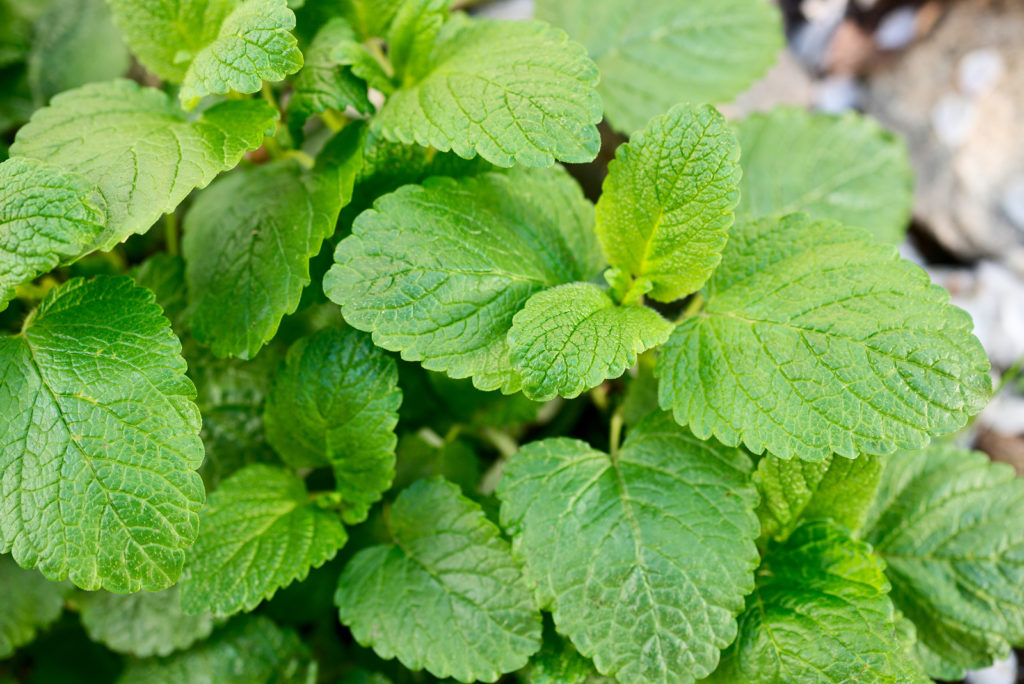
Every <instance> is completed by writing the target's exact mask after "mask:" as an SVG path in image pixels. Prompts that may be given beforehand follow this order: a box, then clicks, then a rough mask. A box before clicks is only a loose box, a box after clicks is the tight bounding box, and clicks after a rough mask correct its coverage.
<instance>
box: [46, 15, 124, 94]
mask: <svg viewBox="0 0 1024 684" xmlns="http://www.w3.org/2000/svg"><path fill="white" fill-rule="evenodd" d="M33 34H34V37H33V40H32V52H31V53H30V54H29V57H28V80H29V85H30V86H31V88H32V93H33V95H34V97H35V100H36V102H37V103H38V104H40V105H42V104H45V103H46V102H47V101H48V100H49V99H50V98H51V97H53V96H54V95H56V94H57V93H61V92H64V91H65V90H70V89H72V88H77V87H78V86H81V85H85V84H86V83H92V82H94V81H106V80H108V79H111V78H117V77H118V76H122V75H124V73H125V72H126V71H128V67H129V65H130V64H131V58H130V56H129V54H128V49H127V48H126V47H125V45H124V42H122V40H121V34H120V32H118V30H117V27H116V26H114V23H113V21H111V18H110V11H109V10H108V9H107V6H106V4H105V3H104V2H103V0H63V1H62V2H59V3H54V4H53V5H51V6H50V8H49V9H48V10H47V11H46V12H45V13H44V14H43V15H42V16H41V17H40V18H39V19H37V20H36V22H35V27H34V30H33Z"/></svg>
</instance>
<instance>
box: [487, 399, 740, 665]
mask: <svg viewBox="0 0 1024 684" xmlns="http://www.w3.org/2000/svg"><path fill="white" fill-rule="evenodd" d="M751 470H752V465H751V463H750V459H749V458H748V457H747V456H746V454H744V453H743V452H742V451H740V450H738V449H732V448H728V447H722V446H720V445H717V444H714V443H711V442H701V441H699V440H697V439H695V438H694V437H693V436H692V435H691V434H690V433H689V431H687V430H686V429H684V428H681V427H679V426H678V425H676V424H675V423H674V422H673V421H672V419H671V416H669V415H667V414H664V413H658V414H654V415H652V416H650V417H649V418H647V419H645V420H644V421H642V422H641V424H640V425H638V426H637V427H636V428H634V429H633V431H631V432H630V434H629V436H628V438H627V439H626V442H625V444H624V445H623V447H622V449H621V450H620V451H619V452H618V454H617V455H616V456H614V457H612V456H609V455H608V454H605V453H603V452H600V451H595V450H594V449H592V448H590V447H589V446H587V445H586V444H585V443H583V442H580V441H577V440H571V439H564V438H558V439H548V440H544V441H542V442H533V443H531V444H528V445H526V446H525V447H524V448H523V449H522V450H521V451H519V453H518V454H516V455H515V456H513V457H512V458H511V459H510V460H509V462H508V463H507V464H506V466H505V473H504V476H503V477H502V480H501V483H500V484H499V486H498V497H499V498H500V499H501V502H502V505H501V520H502V524H503V525H504V526H505V528H506V529H507V530H508V531H509V533H510V534H512V537H513V542H512V543H513V551H514V553H515V555H516V558H517V559H519V560H521V561H522V562H523V563H524V566H525V570H526V575H527V578H528V579H529V581H530V583H531V585H533V586H534V587H535V590H536V592H537V597H538V600H539V602H540V603H541V605H542V606H550V607H551V609H552V612H553V614H554V618H555V625H556V626H557V627H558V631H559V632H561V633H562V634H565V635H567V636H568V637H569V638H570V639H571V640H572V642H573V644H574V645H575V646H576V648H577V649H579V651H580V653H582V654H583V655H584V656H586V657H588V658H593V660H594V664H595V665H596V666H597V669H598V671H599V672H601V673H602V674H605V675H608V676H611V677H615V678H616V679H617V680H618V681H620V682H623V684H629V683H631V682H648V683H652V684H653V683H655V682H692V681H694V680H696V679H700V678H702V677H705V676H706V675H708V674H709V673H710V672H711V671H712V670H713V669H714V668H715V665H716V664H717V663H718V652H719V650H720V649H722V648H725V647H726V646H727V645H728V644H729V643H730V642H731V641H732V640H733V637H734V636H735V635H736V621H735V616H736V615H737V614H738V613H739V612H740V611H741V610H742V609H743V596H744V595H745V594H747V593H749V592H750V590H751V589H752V588H753V584H754V569H755V568H756V567H757V562H758V553H757V548H756V547H755V546H754V539H755V538H756V537H757V533H758V524H757V516H756V515H755V514H754V507H755V506H756V505H757V492H756V491H755V489H754V487H753V485H752V484H751V481H750V471H751Z"/></svg>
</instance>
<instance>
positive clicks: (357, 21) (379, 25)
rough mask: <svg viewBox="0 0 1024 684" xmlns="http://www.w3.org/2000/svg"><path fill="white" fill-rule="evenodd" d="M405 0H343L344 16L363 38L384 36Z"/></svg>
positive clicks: (341, 4)
mask: <svg viewBox="0 0 1024 684" xmlns="http://www.w3.org/2000/svg"><path fill="white" fill-rule="evenodd" d="M403 3H405V0H341V2H340V3H339V6H340V7H339V8H340V10H341V12H342V14H343V16H344V17H345V18H346V19H347V20H348V22H349V23H350V24H352V26H353V27H354V28H355V29H356V31H357V32H358V33H359V35H360V36H361V37H363V38H371V37H377V38H384V37H386V36H387V33H388V28H389V27H390V26H391V22H392V21H393V20H394V18H395V14H397V13H398V10H399V8H400V7H401V6H402V5H403Z"/></svg>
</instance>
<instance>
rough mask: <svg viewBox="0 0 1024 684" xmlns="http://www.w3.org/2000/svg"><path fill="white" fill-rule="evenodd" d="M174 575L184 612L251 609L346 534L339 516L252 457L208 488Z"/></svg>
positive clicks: (330, 554) (299, 576) (322, 559)
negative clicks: (178, 575) (178, 574)
mask: <svg viewBox="0 0 1024 684" xmlns="http://www.w3.org/2000/svg"><path fill="white" fill-rule="evenodd" d="M200 524H201V527H200V530H201V531H200V533H199V538H198V539H196V544H195V546H194V547H193V548H192V550H191V551H189V554H188V560H187V562H186V564H185V571H184V573H183V575H182V580H181V606H182V608H183V609H184V610H185V612H186V613H190V614H193V615H194V614H197V613H202V612H205V611H209V612H212V613H214V614H216V615H231V614H232V613H236V612H238V611H240V610H246V611H248V610H252V609H253V608H255V607H256V606H258V605H259V604H260V602H262V601H263V600H264V599H269V598H271V597H272V596H273V595H274V594H275V593H277V590H278V589H280V588H281V587H286V586H288V585H289V584H291V583H292V582H294V581H296V580H299V581H301V580H303V579H305V578H306V575H308V574H309V570H310V568H317V567H320V566H321V565H323V564H324V563H326V562H327V561H329V560H330V559H331V558H334V555H335V554H336V553H337V552H338V549H340V548H341V547H342V546H344V544H345V542H346V541H347V539H348V535H347V534H346V533H345V528H344V527H343V526H342V524H341V518H340V516H339V515H338V514H337V513H336V512H334V511H331V510H328V509H324V508H320V507H318V506H317V505H316V503H315V502H310V501H309V495H308V493H307V492H306V486H305V485H304V484H303V482H302V480H300V479H299V478H298V477H297V476H295V475H294V474H292V473H291V472H289V471H287V470H284V469H283V468H275V467H273V466H268V465H261V464H254V465H249V466H246V467H245V468H243V469H242V470H239V471H238V472H237V473H235V474H234V475H232V476H231V477H229V478H228V479H226V480H224V482H222V483H221V485H220V487H219V488H218V489H217V490H216V491H214V492H213V493H212V494H211V495H210V500H209V502H208V503H207V505H206V508H204V509H203V512H202V516H201V518H200Z"/></svg>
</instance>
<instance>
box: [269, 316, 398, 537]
mask: <svg viewBox="0 0 1024 684" xmlns="http://www.w3.org/2000/svg"><path fill="white" fill-rule="evenodd" d="M401 403H402V390H400V389H398V368H397V367H396V366H395V361H394V359H391V358H390V357H388V356H386V355H385V354H384V353H383V352H382V351H381V350H380V349H378V348H377V347H375V346H374V345H373V342H371V341H370V338H369V336H368V335H365V334H363V333H361V332H358V331H356V330H353V329H351V328H346V329H344V330H334V329H328V330H323V331H321V332H319V333H317V334H316V335H315V336H313V337H312V338H304V339H302V340H299V341H298V342H296V343H295V344H294V345H293V346H292V348H291V350H289V352H288V360H287V363H286V365H285V366H284V367H283V368H282V369H281V372H280V373H279V374H278V376H277V378H276V379H275V380H274V386H273V389H271V391H270V397H269V399H268V401H267V407H266V411H265V413H264V424H265V426H266V431H267V440H268V441H269V442H270V444H271V445H272V446H273V447H274V449H275V450H276V451H277V453H278V454H279V455H280V456H281V458H283V459H284V461H285V462H286V463H288V464H289V465H291V466H293V467H296V468H306V467H315V466H318V465H330V466H331V467H332V468H333V470H334V483H335V488H336V489H337V490H338V492H339V493H340V494H341V501H342V502H343V504H344V509H343V512H342V515H343V517H344V520H345V522H346V523H350V524H351V523H357V522H361V521H362V520H365V519H366V515H367V512H368V511H369V510H370V506H372V505H373V503H374V502H375V501H377V500H379V499H380V497H381V495H382V494H383V493H384V492H385V491H387V489H388V487H389V486H390V485H391V481H392V480H393V479H394V477H395V446H396V445H397V443H398V438H397V437H396V436H395V425H397V424H398V407H399V406H400V405H401Z"/></svg>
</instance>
